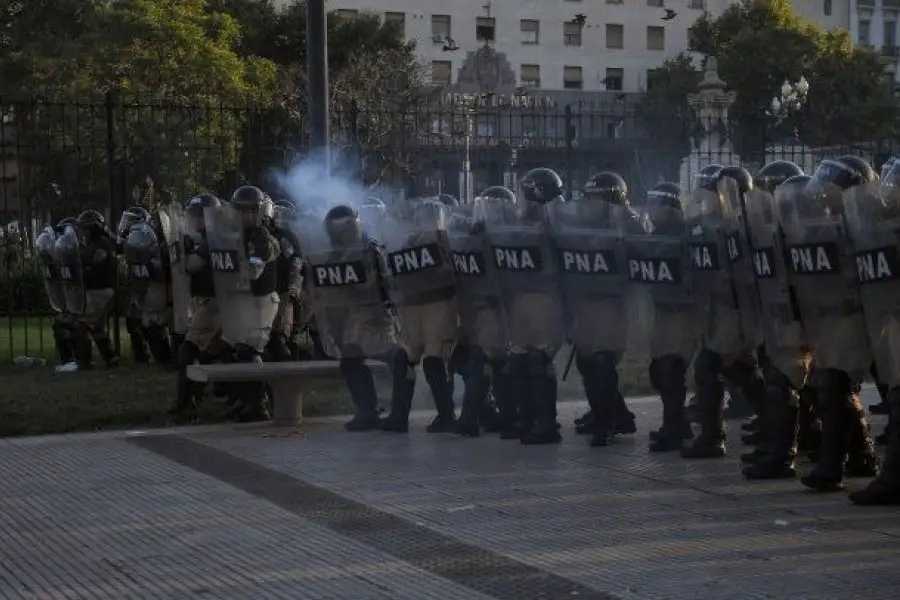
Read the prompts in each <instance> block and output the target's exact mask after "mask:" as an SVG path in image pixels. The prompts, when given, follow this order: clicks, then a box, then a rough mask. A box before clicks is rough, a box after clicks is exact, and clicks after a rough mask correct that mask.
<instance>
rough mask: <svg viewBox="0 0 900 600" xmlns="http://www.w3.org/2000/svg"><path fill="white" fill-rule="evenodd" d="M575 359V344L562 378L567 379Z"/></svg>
mask: <svg viewBox="0 0 900 600" xmlns="http://www.w3.org/2000/svg"><path fill="white" fill-rule="evenodd" d="M574 360H575V345H574V344H573V345H572V352H570V353H569V360H568V361H567V362H566V370H565V371H563V376H562V380H563V381H565V380H566V378H567V377H568V376H569V371H571V370H572V362H574Z"/></svg>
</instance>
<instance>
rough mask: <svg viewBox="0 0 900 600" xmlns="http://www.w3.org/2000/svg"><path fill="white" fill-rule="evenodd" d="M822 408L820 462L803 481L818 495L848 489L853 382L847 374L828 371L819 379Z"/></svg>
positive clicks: (822, 373)
mask: <svg viewBox="0 0 900 600" xmlns="http://www.w3.org/2000/svg"><path fill="white" fill-rule="evenodd" d="M817 377H818V378H819V380H820V386H819V387H818V388H817V396H818V402H817V404H818V408H819V413H820V415H821V417H822V444H821V447H820V450H819V462H818V464H817V465H816V467H815V468H814V469H813V470H812V471H811V472H810V473H809V475H807V476H805V477H802V478H801V479H800V481H801V482H802V483H803V485H805V486H806V487H808V488H810V489H812V490H814V491H817V492H837V491H841V490H843V489H844V458H845V456H846V454H847V443H848V437H849V426H850V423H849V421H848V419H849V417H850V404H851V399H850V394H851V389H850V380H849V377H848V376H847V374H846V373H844V372H842V371H836V370H834V369H828V370H826V371H824V372H821V373H819V374H818V375H817Z"/></svg>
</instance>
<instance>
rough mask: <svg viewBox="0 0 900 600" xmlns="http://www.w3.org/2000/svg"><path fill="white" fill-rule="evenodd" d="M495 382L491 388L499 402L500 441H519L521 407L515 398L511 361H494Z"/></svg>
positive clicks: (492, 370) (492, 369) (492, 368)
mask: <svg viewBox="0 0 900 600" xmlns="http://www.w3.org/2000/svg"><path fill="white" fill-rule="evenodd" d="M491 372H492V373H493V382H492V385H491V388H492V389H493V392H494V398H495V399H496V400H497V412H498V414H499V418H500V439H501V440H516V439H519V436H520V435H521V434H520V430H519V406H518V403H517V402H516V399H515V397H514V396H513V393H514V389H515V385H514V384H513V383H512V374H511V371H510V366H509V361H508V360H502V361H494V363H493V364H492V367H491Z"/></svg>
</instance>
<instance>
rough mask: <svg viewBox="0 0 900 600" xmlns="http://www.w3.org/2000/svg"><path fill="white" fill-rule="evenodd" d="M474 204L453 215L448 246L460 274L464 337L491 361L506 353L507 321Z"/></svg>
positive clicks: (454, 269) (448, 232)
mask: <svg viewBox="0 0 900 600" xmlns="http://www.w3.org/2000/svg"><path fill="white" fill-rule="evenodd" d="M473 209H474V207H473V205H471V204H463V205H460V206H458V207H453V208H451V209H450V211H449V218H448V224H447V243H448V245H449V247H450V260H451V261H452V264H453V271H454V273H455V274H456V289H457V303H458V309H459V324H460V329H461V332H462V334H463V336H464V337H465V338H466V340H467V341H468V342H469V343H470V344H471V345H473V346H475V347H477V348H480V349H481V350H483V351H484V353H485V354H486V355H487V356H489V357H491V358H499V357H501V356H502V355H503V352H504V351H505V349H506V340H507V335H506V328H505V327H506V325H505V323H506V321H505V318H504V314H503V303H502V301H501V297H500V288H499V287H498V286H497V282H498V280H497V276H496V273H495V272H494V263H493V261H492V260H491V257H490V252H489V248H488V244H487V242H486V239H485V235H484V231H483V229H482V228H481V226H479V225H477V223H478V221H477V220H476V218H475V215H474V210H473Z"/></svg>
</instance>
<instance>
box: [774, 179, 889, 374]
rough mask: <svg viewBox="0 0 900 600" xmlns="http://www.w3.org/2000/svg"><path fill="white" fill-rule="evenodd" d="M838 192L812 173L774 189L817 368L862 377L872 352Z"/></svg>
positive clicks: (789, 265)
mask: <svg viewBox="0 0 900 600" xmlns="http://www.w3.org/2000/svg"><path fill="white" fill-rule="evenodd" d="M842 196H843V190H842V189H841V187H840V186H838V185H834V184H832V183H829V182H827V181H823V180H821V179H818V180H817V179H816V177H815V176H814V177H813V180H812V181H810V182H809V184H804V183H797V184H793V183H787V182H786V183H784V184H782V185H781V186H779V187H778V189H777V190H776V191H775V200H776V202H777V206H778V219H779V223H780V225H781V229H782V231H783V233H784V243H785V253H786V262H787V268H788V274H789V277H790V282H791V287H792V289H793V290H794V294H795V297H796V299H797V305H798V307H799V311H800V319H801V321H802V323H803V331H804V333H805V336H806V340H807V342H808V343H809V344H810V345H811V346H812V349H813V352H814V353H815V361H816V367H817V368H819V369H838V370H842V371H846V372H847V373H850V374H851V376H862V375H863V374H864V373H865V372H866V371H867V369H868V368H869V367H870V366H871V364H872V354H871V349H870V346H869V340H868V334H867V330H866V325H865V322H864V317H863V311H862V302H861V301H860V297H859V289H858V286H857V274H856V260H855V257H854V256H853V252H852V249H851V247H850V243H849V238H848V236H847V231H846V225H845V220H844V215H843V212H844V210H843V197H842Z"/></svg>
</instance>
